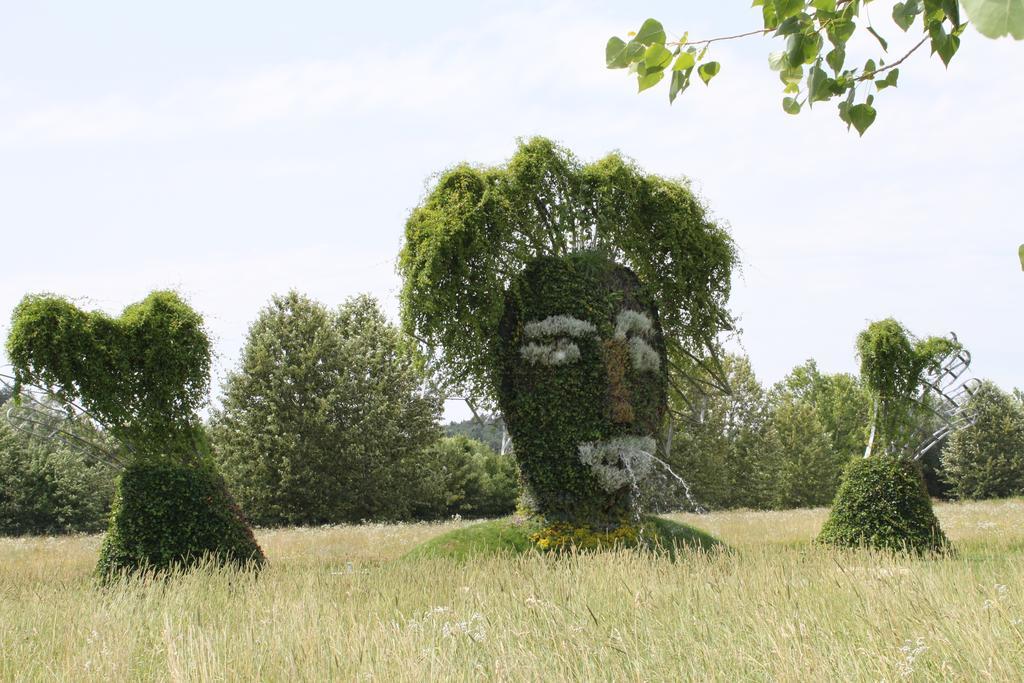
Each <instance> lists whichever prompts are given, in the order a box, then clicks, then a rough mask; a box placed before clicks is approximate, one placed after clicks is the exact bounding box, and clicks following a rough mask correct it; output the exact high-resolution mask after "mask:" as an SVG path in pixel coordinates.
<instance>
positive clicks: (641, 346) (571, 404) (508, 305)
mask: <svg viewBox="0 0 1024 683" xmlns="http://www.w3.org/2000/svg"><path fill="white" fill-rule="evenodd" d="M498 357H499V359H500V368H499V377H500V388H499V403H500V406H501V410H502V414H503V415H504V417H505V420H506V424H507V426H508V429H509V432H510V434H511V435H512V439H513V443H514V445H515V455H516V459H517V460H518V462H519V467H520V472H521V473H522V478H523V483H524V486H525V489H526V492H527V497H528V502H529V503H530V504H531V505H532V506H534V507H535V509H536V511H537V512H540V513H541V514H543V515H545V516H546V517H548V518H551V519H567V520H576V521H585V522H588V523H596V524H602V523H606V524H615V523H617V522H619V521H621V520H622V518H623V517H625V516H627V515H628V514H629V512H630V510H629V502H630V500H629V499H630V495H631V484H632V482H633V481H634V480H639V479H642V478H643V477H644V475H645V474H646V473H647V472H648V471H649V470H650V467H651V464H652V463H651V456H652V455H653V454H654V451H655V446H656V442H655V439H656V437H657V435H658V432H659V431H660V429H661V426H662V419H663V417H664V414H665V410H666V386H667V376H666V358H665V342H664V338H663V336H662V331H661V324H660V321H659V319H658V311H657V308H656V307H655V306H654V304H653V302H652V301H651V300H650V298H649V297H648V296H647V294H646V292H645V291H644V290H643V288H642V287H641V285H640V282H639V280H638V279H637V277H636V275H634V274H633V272H632V271H630V270H629V269H628V268H625V267H622V266H619V265H616V264H615V263H613V262H612V261H610V260H608V259H607V258H606V257H605V256H603V255H601V254H597V253H583V254H573V255H570V256H565V257H541V258H537V259H535V260H534V261H532V262H531V263H530V264H528V265H527V267H526V268H525V269H524V271H523V272H522V273H521V274H520V275H519V276H518V277H517V278H516V279H515V280H514V281H513V282H512V284H511V286H510V287H509V290H508V292H507V294H506V301H505V313H504V317H503V318H502V322H501V328H500V334H499V350H498Z"/></svg>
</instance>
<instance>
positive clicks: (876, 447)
mask: <svg viewBox="0 0 1024 683" xmlns="http://www.w3.org/2000/svg"><path fill="white" fill-rule="evenodd" d="M959 349H960V346H959V344H958V343H957V342H956V341H955V339H947V338H945V337H929V338H927V339H923V340H916V341H915V340H913V339H912V338H911V336H910V335H909V333H907V331H906V329H904V327H903V326H902V325H901V324H900V323H899V322H897V321H896V320H893V319H892V318H888V319H886V320H881V321H878V322H873V323H871V324H870V325H868V327H867V329H865V330H864V331H863V332H861V333H860V335H858V337H857V352H858V355H859V356H860V361H861V377H862V379H863V381H864V385H865V386H866V387H867V389H868V391H869V392H870V393H871V397H872V400H873V405H874V408H873V414H872V420H871V425H870V436H869V437H868V446H867V450H866V453H865V456H864V458H863V459H859V460H856V461H854V462H852V463H851V464H850V465H849V466H848V467H847V469H846V471H845V472H844V474H843V481H842V483H841V484H840V486H839V490H838V491H837V492H836V497H835V501H833V503H832V512H831V515H830V516H829V519H828V520H827V521H826V522H825V526H824V527H823V528H822V531H821V534H820V536H819V538H818V540H820V541H822V542H824V543H831V544H834V545H841V546H851V547H858V546H867V547H872V548H876V549H880V550H908V551H913V552H918V553H924V552H928V551H937V550H941V549H943V548H945V547H946V546H947V544H948V543H947V541H946V537H945V536H944V535H943V533H942V530H941V529H940V528H939V521H938V519H936V517H935V513H934V512H933V510H932V503H931V498H929V497H928V490H927V487H926V486H925V483H924V478H923V475H922V472H921V467H920V466H919V464H918V463H917V462H916V461H914V460H913V459H912V455H911V450H912V449H913V447H914V446H915V445H916V444H914V443H913V442H912V440H913V434H914V431H915V428H916V426H917V421H918V420H920V419H921V418H922V417H923V416H924V415H926V412H927V407H926V402H927V398H926V396H925V395H924V393H923V391H924V386H925V380H926V374H927V373H928V372H937V371H939V370H940V369H941V364H942V361H943V359H945V358H946V357H947V356H948V355H949V354H950V353H953V352H956V351H958V350H959Z"/></svg>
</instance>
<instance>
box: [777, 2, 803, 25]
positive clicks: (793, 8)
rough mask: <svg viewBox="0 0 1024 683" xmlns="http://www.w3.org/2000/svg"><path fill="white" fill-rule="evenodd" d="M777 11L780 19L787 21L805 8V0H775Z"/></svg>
mask: <svg viewBox="0 0 1024 683" xmlns="http://www.w3.org/2000/svg"><path fill="white" fill-rule="evenodd" d="M774 2H775V13H776V15H777V16H778V18H779V20H780V21H785V20H786V19H788V18H790V17H791V16H793V15H794V14H796V13H797V12H799V11H800V10H802V9H803V8H804V0H774Z"/></svg>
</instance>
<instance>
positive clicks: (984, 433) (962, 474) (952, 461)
mask: <svg viewBox="0 0 1024 683" xmlns="http://www.w3.org/2000/svg"><path fill="white" fill-rule="evenodd" d="M967 410H968V411H969V412H970V415H971V416H972V418H973V419H974V423H973V424H971V425H970V426H968V427H965V428H964V429H962V430H960V431H958V432H956V433H954V434H953V435H952V436H951V437H950V439H949V442H948V443H947V445H946V447H945V448H944V449H943V450H942V465H943V476H944V477H945V478H946V480H947V481H949V483H950V485H951V487H952V491H953V494H954V495H955V496H956V497H957V498H972V499H980V498H1003V497H1007V496H1020V495H1024V406H1022V405H1021V403H1020V402H1019V401H1017V400H1015V399H1014V397H1013V396H1011V395H1010V394H1007V393H1006V392H1004V391H1002V390H1000V389H999V387H997V386H996V385H995V384H992V383H991V382H984V383H982V385H981V386H980V387H979V388H978V391H977V393H975V394H974V396H972V397H971V398H970V399H969V402H968V405H967Z"/></svg>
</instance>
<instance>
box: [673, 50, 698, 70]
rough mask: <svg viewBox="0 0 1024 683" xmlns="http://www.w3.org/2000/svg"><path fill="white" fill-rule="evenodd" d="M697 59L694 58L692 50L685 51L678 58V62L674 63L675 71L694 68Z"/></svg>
mask: <svg viewBox="0 0 1024 683" xmlns="http://www.w3.org/2000/svg"><path fill="white" fill-rule="evenodd" d="M696 63H697V62H696V60H695V59H694V58H693V53H692V52H683V53H681V54H680V55H679V57H678V58H677V59H676V63H675V64H673V65H672V70H673V71H682V70H683V69H692V68H693V66H694V64H696Z"/></svg>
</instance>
